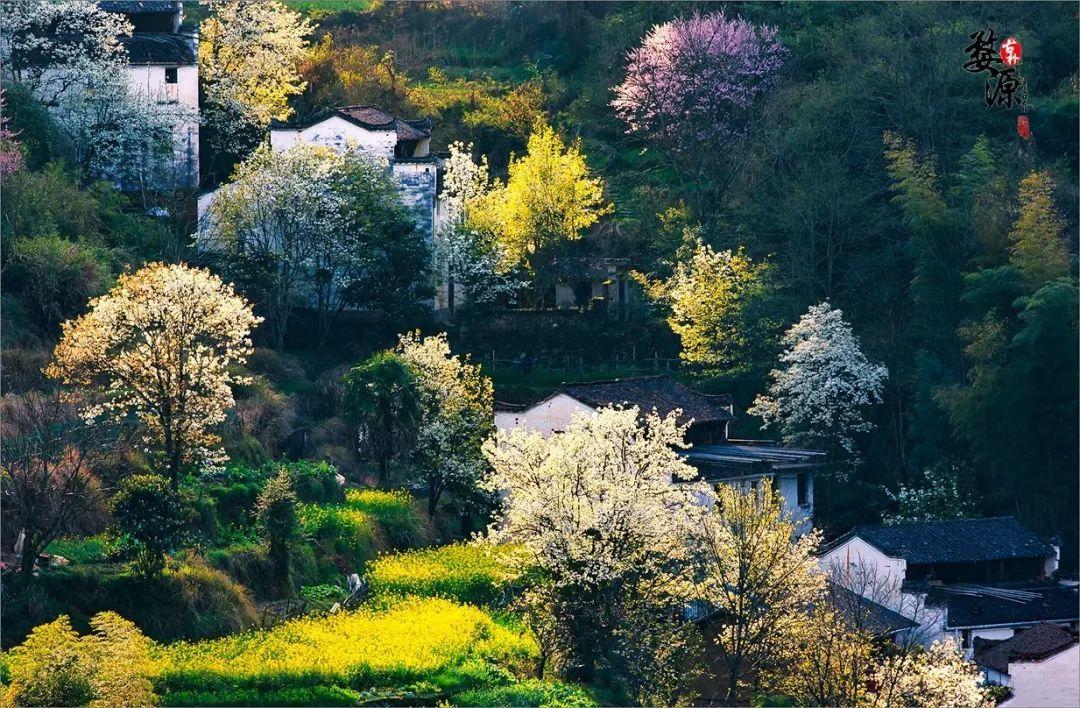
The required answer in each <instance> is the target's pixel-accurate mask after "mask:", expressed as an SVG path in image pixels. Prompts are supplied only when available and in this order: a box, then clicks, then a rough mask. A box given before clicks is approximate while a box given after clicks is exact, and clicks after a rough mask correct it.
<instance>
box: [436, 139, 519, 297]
mask: <svg viewBox="0 0 1080 708" xmlns="http://www.w3.org/2000/svg"><path fill="white" fill-rule="evenodd" d="M472 149H473V146H472V143H469V144H468V145H464V144H463V143H460V142H454V143H451V144H450V148H449V150H450V156H449V157H448V158H447V159H446V168H445V170H446V171H445V173H444V176H443V190H442V192H441V193H440V194H439V199H440V200H441V201H442V204H443V208H444V209H445V213H446V220H445V221H444V222H443V226H442V227H441V228H440V229H439V232H438V233H437V234H436V238H435V249H434V250H435V263H436V269H437V273H438V275H439V276H440V277H442V278H445V283H446V289H447V293H446V297H447V304H448V308H449V310H450V313H451V316H452V315H453V312H454V308H455V305H456V302H455V301H456V299H457V297H456V292H455V291H456V289H457V286H458V285H461V286H463V287H464V288H465V292H466V294H467V296H468V298H469V300H470V301H472V302H480V303H486V302H492V301H493V300H495V298H497V297H498V296H499V295H502V294H510V293H513V291H515V290H516V289H518V288H519V287H520V286H521V285H522V284H521V283H519V282H517V281H516V280H514V279H513V278H511V277H509V276H508V275H507V273H506V272H504V271H505V270H506V269H505V268H504V266H503V264H504V262H505V260H506V257H505V255H504V253H503V252H502V250H501V249H500V248H499V245H498V243H497V241H496V240H495V238H494V237H493V234H491V233H490V232H488V231H487V230H485V229H484V228H483V226H482V225H480V226H478V225H477V224H476V223H475V220H474V219H470V216H471V215H473V213H474V212H475V211H477V210H478V209H480V208H482V205H483V203H484V200H485V198H487V197H488V195H489V193H490V192H491V189H492V184H491V181H490V179H489V177H488V164H487V158H486V157H483V156H481V158H480V161H479V162H473V159H472Z"/></svg>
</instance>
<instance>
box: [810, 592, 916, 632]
mask: <svg viewBox="0 0 1080 708" xmlns="http://www.w3.org/2000/svg"><path fill="white" fill-rule="evenodd" d="M829 601H830V603H831V604H832V606H833V607H834V608H835V609H836V610H837V611H839V612H840V613H841V615H843V617H844V618H845V619H846V620H847V621H848V623H849V624H850V625H851V626H852V627H855V628H858V629H865V630H868V631H870V632H872V633H873V634H876V635H878V636H886V635H890V634H895V633H896V632H902V631H904V630H906V629H913V628H914V627H918V626H919V623H918V622H915V621H914V620H911V619H908V618H907V617H904V616H903V615H902V614H900V613H899V612H895V611H893V610H890V609H889V608H888V607H885V606H884V605H881V604H878V603H876V602H874V601H873V600H871V599H869V598H866V597H863V596H862V595H860V594H859V593H857V592H853V591H851V590H848V589H847V588H845V587H844V586H842V585H837V584H836V583H832V582H830V583H829Z"/></svg>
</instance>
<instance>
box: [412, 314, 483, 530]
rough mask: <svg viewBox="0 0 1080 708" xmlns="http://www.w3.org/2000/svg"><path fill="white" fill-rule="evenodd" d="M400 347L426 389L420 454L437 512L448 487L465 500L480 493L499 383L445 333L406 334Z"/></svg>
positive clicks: (419, 463)
mask: <svg viewBox="0 0 1080 708" xmlns="http://www.w3.org/2000/svg"><path fill="white" fill-rule="evenodd" d="M396 353H397V355H398V356H399V357H400V358H401V360H402V361H404V362H405V363H406V364H407V365H408V366H409V367H410V368H411V369H412V370H413V373H414V374H415V376H416V385H417V387H418V388H419V390H420V411H421V413H420V423H419V426H418V429H417V433H416V445H415V448H414V450H415V454H414V457H415V463H416V469H417V470H418V471H419V474H420V475H421V477H422V479H423V481H424V482H425V484H426V486H427V490H428V514H429V515H431V516H434V514H435V510H436V509H437V508H438V504H439V500H440V499H441V498H442V494H443V492H445V491H450V492H452V493H453V494H454V495H455V496H456V497H457V498H458V500H459V501H460V502H461V503H462V504H468V503H469V502H470V500H471V497H473V496H475V495H476V493H477V489H478V484H479V482H480V479H481V477H482V476H483V472H484V457H483V454H482V453H481V446H482V445H483V442H484V440H486V439H487V437H488V436H489V435H490V434H491V430H492V428H493V427H494V417H495V414H494V412H493V404H494V389H493V388H492V385H491V379H489V378H488V377H486V376H484V375H483V373H482V372H481V370H480V366H479V365H477V364H472V363H470V362H469V357H468V355H466V356H465V357H464V358H462V357H459V356H456V355H454V354H452V353H451V352H450V344H449V343H448V342H447V341H446V334H445V333H444V334H439V335H436V336H434V337H424V338H421V337H420V333H419V332H410V333H407V334H403V335H401V337H400V338H399V339H398V346H397V350H396Z"/></svg>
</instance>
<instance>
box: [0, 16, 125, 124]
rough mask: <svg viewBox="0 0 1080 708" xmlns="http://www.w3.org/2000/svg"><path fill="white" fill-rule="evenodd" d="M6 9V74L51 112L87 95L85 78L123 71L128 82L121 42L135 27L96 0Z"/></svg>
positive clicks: (4, 34)
mask: <svg viewBox="0 0 1080 708" xmlns="http://www.w3.org/2000/svg"><path fill="white" fill-rule="evenodd" d="M11 5H12V6H11V7H10V8H5V10H6V11H5V13H4V15H5V16H4V25H3V26H4V30H3V39H4V43H3V44H4V47H5V49H6V55H7V56H6V57H5V59H6V61H5V62H4V63H5V68H6V69H7V70H8V71H10V72H11V76H12V78H13V79H14V80H15V81H18V82H19V83H21V84H23V85H24V86H26V87H27V88H28V89H29V90H30V92H31V93H32V94H33V95H34V96H35V97H37V98H38V99H39V100H40V101H42V102H43V103H45V105H47V106H55V105H56V104H57V102H58V101H59V99H60V98H61V96H63V95H65V94H67V93H69V92H72V93H78V92H81V91H82V90H83V88H82V86H83V84H84V76H85V75H86V74H87V73H88V72H89V73H99V72H100V71H102V70H110V69H111V70H114V71H115V70H118V69H119V72H118V73H120V75H121V77H122V76H123V73H124V69H125V65H126V63H127V51H126V50H125V49H124V47H123V45H122V44H121V43H120V40H119V37H121V36H123V35H130V34H131V32H132V27H131V23H130V22H128V21H127V19H126V18H125V17H124V16H123V15H120V14H116V13H112V12H106V11H105V10H102V9H101V8H100V7H98V4H97V3H96V2H92V0H61V1H60V2H50V1H47V0H29V1H28V2H19V3H12V4H11Z"/></svg>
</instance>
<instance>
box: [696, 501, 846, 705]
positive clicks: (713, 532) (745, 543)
mask: <svg viewBox="0 0 1080 708" xmlns="http://www.w3.org/2000/svg"><path fill="white" fill-rule="evenodd" d="M714 502H715V503H714V509H715V511H714V513H710V514H706V515H704V516H703V517H702V518H703V524H702V533H701V552H702V570H701V573H702V577H701V592H702V595H703V597H704V598H705V599H706V600H707V601H708V602H709V603H710V604H711V605H712V606H714V607H716V608H718V609H719V610H720V611H721V612H722V613H724V616H725V617H726V619H725V621H724V624H723V626H722V627H721V628H720V630H719V631H718V633H717V634H716V636H715V640H716V642H717V644H718V647H719V650H720V655H721V662H720V663H719V666H721V667H722V670H724V671H725V673H726V674H727V675H726V677H725V678H726V679H727V681H728V683H727V685H728V695H727V700H728V702H734V701H735V700H736V699H737V698H738V697H739V696H740V693H745V691H746V689H747V688H748V687H749V683H750V682H751V681H753V680H756V679H758V678H759V677H760V676H761V672H762V671H764V670H767V669H769V668H770V667H772V666H774V665H775V664H776V662H778V661H779V660H780V658H781V656H782V654H783V649H784V647H785V646H786V645H787V643H788V642H789V641H790V638H791V637H794V636H797V635H800V634H805V633H806V631H807V622H808V621H809V620H808V613H809V611H810V610H811V608H812V607H814V605H815V604H816V603H820V602H822V601H824V594H825V581H826V578H825V574H824V573H822V572H821V571H820V569H819V568H818V561H817V557H816V556H815V555H814V553H815V551H816V549H817V546H818V542H819V540H820V535H819V534H818V532H817V531H812V532H811V533H808V534H806V535H805V536H802V537H801V538H796V536H795V524H794V522H793V521H792V520H791V518H790V515H789V514H788V513H786V512H785V511H784V509H783V505H782V497H781V496H780V494H779V492H775V491H773V490H772V489H770V488H768V487H765V488H763V489H759V490H756V491H750V492H747V493H744V492H742V491H741V490H739V489H736V488H735V487H733V486H729V485H726V484H721V485H719V487H718V488H717V491H716V497H715V499H714Z"/></svg>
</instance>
